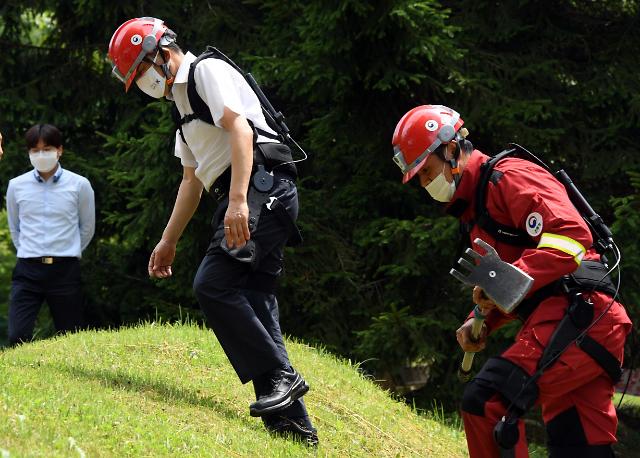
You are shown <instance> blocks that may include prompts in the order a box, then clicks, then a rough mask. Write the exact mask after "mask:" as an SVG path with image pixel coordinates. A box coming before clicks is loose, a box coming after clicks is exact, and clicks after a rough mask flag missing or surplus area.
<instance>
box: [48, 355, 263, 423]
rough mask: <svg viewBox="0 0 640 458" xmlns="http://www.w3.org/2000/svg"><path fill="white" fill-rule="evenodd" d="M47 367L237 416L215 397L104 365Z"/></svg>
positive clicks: (223, 415)
mask: <svg viewBox="0 0 640 458" xmlns="http://www.w3.org/2000/svg"><path fill="white" fill-rule="evenodd" d="M46 366H48V367H49V368H50V369H53V370H54V371H56V372H61V373H63V374H67V375H70V376H72V377H76V378H78V379H84V380H91V381H99V382H102V383H103V384H105V385H107V386H109V387H112V388H119V389H125V390H127V391H133V392H139V393H144V394H145V396H148V395H149V394H151V396H152V399H154V400H158V401H162V402H166V403H170V402H173V401H177V402H182V403H185V404H190V405H193V406H200V407H206V408H209V409H211V410H213V411H215V412H217V413H218V414H219V415H220V416H222V417H224V418H226V419H235V420H237V419H238V418H239V417H238V413H237V411H234V410H231V409H229V408H228V407H226V406H225V405H224V404H223V403H221V402H218V401H216V400H215V399H211V398H208V397H204V396H201V395H200V394H199V393H198V391H197V390H196V391H194V390H190V389H186V388H182V387H179V386H176V385H172V384H169V383H166V382H164V381H162V380H148V379H144V378H141V377H138V376H131V375H130V374H127V373H125V372H123V371H119V370H108V369H104V368H97V369H87V368H84V367H77V366H68V365H67V366H58V365H55V366H54V365H50V364H47V365H46ZM240 418H242V417H240ZM246 420H247V419H246V418H244V419H243V421H246ZM247 423H248V422H247ZM248 424H249V423H248ZM251 426H254V424H253V423H251Z"/></svg>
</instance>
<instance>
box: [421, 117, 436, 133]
mask: <svg viewBox="0 0 640 458" xmlns="http://www.w3.org/2000/svg"><path fill="white" fill-rule="evenodd" d="M424 127H426V128H427V130H428V131H429V132H433V131H434V130H436V129H437V128H438V121H434V120H433V119H430V120H428V121H427V122H426V123H425V125H424Z"/></svg>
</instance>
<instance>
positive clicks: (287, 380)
mask: <svg viewBox="0 0 640 458" xmlns="http://www.w3.org/2000/svg"><path fill="white" fill-rule="evenodd" d="M271 383H272V384H271V386H272V387H273V390H272V391H271V392H270V393H267V394H264V395H262V396H260V397H259V398H258V400H257V401H256V402H253V403H252V404H251V405H250V406H249V413H250V414H251V416H252V417H261V416H262V415H266V414H269V413H274V412H278V411H280V410H283V409H286V408H287V407H289V406H290V405H291V404H293V402H294V401H295V400H296V399H298V398H301V397H302V396H304V395H305V394H306V393H307V391H309V385H307V383H306V382H305V381H304V379H303V378H302V377H301V376H300V374H298V373H297V372H296V371H295V369H292V372H288V371H285V370H283V369H279V370H277V371H274V372H273V374H272V375H271Z"/></svg>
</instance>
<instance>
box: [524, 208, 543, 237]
mask: <svg viewBox="0 0 640 458" xmlns="http://www.w3.org/2000/svg"><path fill="white" fill-rule="evenodd" d="M526 226H527V234H529V235H530V236H531V237H535V236H537V235H540V234H541V233H542V215H541V214H540V213H538V212H533V213H530V214H529V216H527V222H526Z"/></svg>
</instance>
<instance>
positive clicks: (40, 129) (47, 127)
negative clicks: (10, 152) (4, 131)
mask: <svg viewBox="0 0 640 458" xmlns="http://www.w3.org/2000/svg"><path fill="white" fill-rule="evenodd" d="M24 138H25V140H26V142H27V148H29V149H31V148H35V147H36V145H37V144H38V142H39V141H40V140H42V141H43V142H44V144H45V145H48V146H55V147H56V148H60V147H61V146H62V133H61V132H60V131H59V130H58V128H57V127H56V126H53V125H51V124H36V125H35V126H33V127H32V128H31V129H29V130H28V131H27V133H26V134H25V136H24Z"/></svg>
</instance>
